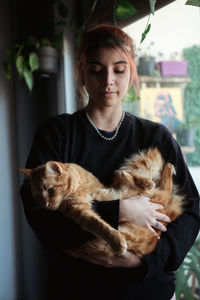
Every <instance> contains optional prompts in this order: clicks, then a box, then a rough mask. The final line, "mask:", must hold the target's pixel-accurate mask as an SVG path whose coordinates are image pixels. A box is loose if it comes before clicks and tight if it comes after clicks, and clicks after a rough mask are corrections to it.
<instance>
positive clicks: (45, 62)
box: [38, 46, 59, 75]
mask: <svg viewBox="0 0 200 300" xmlns="http://www.w3.org/2000/svg"><path fill="white" fill-rule="evenodd" d="M38 57H39V63H40V66H39V71H40V72H41V73H42V74H47V75H48V74H56V73H58V61H59V51H58V49H56V48H54V47H49V46H42V47H40V48H39V50H38Z"/></svg>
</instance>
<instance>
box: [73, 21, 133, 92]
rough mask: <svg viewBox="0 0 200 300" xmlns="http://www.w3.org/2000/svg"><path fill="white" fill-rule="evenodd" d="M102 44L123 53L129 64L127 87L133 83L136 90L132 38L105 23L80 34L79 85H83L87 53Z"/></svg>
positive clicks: (77, 69)
mask: <svg viewBox="0 0 200 300" xmlns="http://www.w3.org/2000/svg"><path fill="white" fill-rule="evenodd" d="M103 46H107V47H113V48H116V49H117V50H119V51H120V52H121V53H122V54H123V55H125V57H126V58H127V59H128V62H129V66H130V82H129V87H130V86H131V85H132V84H134V86H135V89H136V90H137V87H138V76H137V69H136V63H135V47H134V44H133V40H132V39H131V37H129V36H128V35H127V34H126V33H125V32H124V31H122V30H121V29H120V28H118V27H116V26H112V25H105V24H100V25H97V26H95V27H93V28H91V29H89V30H88V31H87V32H85V33H83V34H82V37H81V41H80V46H79V52H78V59H77V67H76V72H77V77H78V79H79V83H80V85H81V86H82V85H83V80H82V79H83V72H84V69H85V65H86V60H87V57H88V55H89V54H91V53H92V52H93V51H94V50H95V49H97V48H99V47H103Z"/></svg>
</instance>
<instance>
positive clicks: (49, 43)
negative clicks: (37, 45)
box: [41, 38, 52, 46]
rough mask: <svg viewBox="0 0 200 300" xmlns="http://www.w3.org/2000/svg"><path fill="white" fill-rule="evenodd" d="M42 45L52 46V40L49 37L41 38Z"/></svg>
mask: <svg viewBox="0 0 200 300" xmlns="http://www.w3.org/2000/svg"><path fill="white" fill-rule="evenodd" d="M41 46H52V42H51V41H50V40H48V39H45V38H43V39H41Z"/></svg>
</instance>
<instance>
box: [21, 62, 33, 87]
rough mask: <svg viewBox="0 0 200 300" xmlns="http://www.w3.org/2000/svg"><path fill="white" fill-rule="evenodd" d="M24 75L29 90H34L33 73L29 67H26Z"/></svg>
mask: <svg viewBox="0 0 200 300" xmlns="http://www.w3.org/2000/svg"><path fill="white" fill-rule="evenodd" d="M23 75H24V80H25V82H26V85H27V87H28V89H29V91H32V89H33V75H32V73H31V71H29V70H28V68H26V67H25V68H24V73H23Z"/></svg>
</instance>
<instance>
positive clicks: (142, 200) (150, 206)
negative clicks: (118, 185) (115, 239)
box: [119, 196, 170, 238]
mask: <svg viewBox="0 0 200 300" xmlns="http://www.w3.org/2000/svg"><path fill="white" fill-rule="evenodd" d="M149 200H150V199H149V198H147V197H143V196H136V197H131V198H129V199H124V200H120V206H119V223H122V222H130V223H133V224H135V225H139V226H143V227H146V228H148V229H149V230H150V231H151V232H152V233H154V234H155V235H157V236H158V234H157V233H156V231H155V230H154V229H153V227H154V228H156V229H159V230H161V231H166V230H167V229H166V227H165V226H164V225H163V224H161V223H160V222H159V221H163V222H170V219H169V217H168V216H167V215H165V214H162V213H160V212H158V211H157V210H159V209H163V208H164V207H163V206H162V205H160V204H157V203H152V202H150V201H149ZM158 238H159V236H158Z"/></svg>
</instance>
